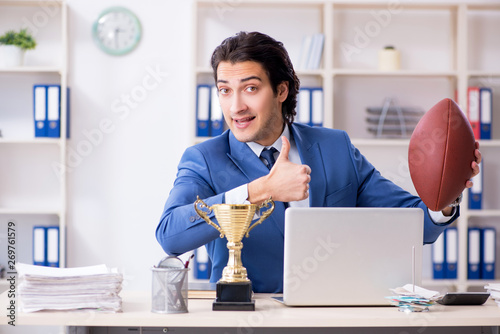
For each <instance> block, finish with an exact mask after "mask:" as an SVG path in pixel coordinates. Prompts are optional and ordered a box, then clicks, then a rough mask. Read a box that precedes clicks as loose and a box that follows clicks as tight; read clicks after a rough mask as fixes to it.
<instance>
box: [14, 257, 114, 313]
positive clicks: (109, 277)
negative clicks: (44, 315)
mask: <svg viewBox="0 0 500 334" xmlns="http://www.w3.org/2000/svg"><path fill="white" fill-rule="evenodd" d="M16 269H17V272H18V274H19V278H20V281H21V283H20V284H19V296H20V306H21V311H23V312H35V311H40V310H74V309H88V308H90V309H99V310H103V311H110V312H119V311H121V298H120V296H119V292H120V291H121V285H122V281H123V276H122V275H121V274H119V273H117V272H113V271H112V270H110V269H108V268H107V267H106V266H105V265H98V266H91V267H79V268H50V267H42V266H34V265H29V264H24V263H18V264H17V265H16Z"/></svg>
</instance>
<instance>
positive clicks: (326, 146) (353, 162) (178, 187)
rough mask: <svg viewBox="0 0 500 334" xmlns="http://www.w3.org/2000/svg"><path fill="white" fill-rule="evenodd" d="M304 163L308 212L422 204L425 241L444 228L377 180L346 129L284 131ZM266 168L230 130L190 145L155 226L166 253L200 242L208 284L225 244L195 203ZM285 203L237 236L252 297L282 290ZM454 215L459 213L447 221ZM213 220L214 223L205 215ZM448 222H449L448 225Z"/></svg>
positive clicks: (218, 272)
mask: <svg viewBox="0 0 500 334" xmlns="http://www.w3.org/2000/svg"><path fill="white" fill-rule="evenodd" d="M290 130H291V135H292V136H293V138H294V140H295V144H296V146H297V149H298V151H299V155H300V158H301V160H302V163H304V164H306V165H308V166H309V167H310V168H311V182H310V184H309V186H310V189H309V194H310V196H309V203H310V206H311V207H355V206H359V207H420V208H422V209H423V210H424V212H425V215H424V216H425V222H424V242H425V243H431V242H434V241H435V240H436V238H437V237H438V236H439V234H440V233H441V232H442V231H443V230H444V229H445V226H441V225H436V224H434V223H433V222H432V220H431V219H430V217H429V216H428V212H427V208H426V206H425V205H424V204H423V202H422V201H421V200H420V198H418V197H416V196H413V195H411V194H410V193H408V192H407V191H405V190H403V189H401V188H400V187H398V186H396V185H395V184H394V183H392V182H391V181H389V180H387V179H385V178H383V177H382V176H381V175H380V173H379V172H378V171H377V170H376V169H375V168H374V167H373V166H372V165H371V164H370V163H369V162H368V161H367V160H366V159H365V157H364V156H362V155H361V154H360V152H359V151H358V150H357V149H356V148H355V147H354V146H353V145H352V144H351V142H350V139H349V137H348V136H347V134H346V133H345V132H344V131H340V130H333V129H326V128H317V127H315V128H313V127H309V126H305V125H301V124H293V125H292V126H291V127H290ZM268 172H269V171H268V169H267V167H266V166H265V165H264V164H263V163H262V162H261V160H260V159H259V158H258V157H257V156H256V155H255V153H253V151H252V150H251V149H250V148H249V147H248V145H246V144H245V143H241V142H239V141H238V140H237V139H236V138H235V137H234V135H233V134H232V133H231V132H230V131H226V132H224V133H223V134H222V135H220V136H218V137H215V138H213V139H210V140H207V141H205V142H203V143H201V144H198V145H195V146H193V147H190V148H188V149H187V150H186V151H185V153H184V155H183V156H182V158H181V161H180V163H179V166H178V173H177V178H176V180H175V182H174V187H173V188H172V190H171V192H170V195H169V197H168V199H167V202H166V204H165V208H164V212H163V215H162V217H161V220H160V223H159V225H158V227H157V229H156V238H157V240H158V241H159V243H160V244H161V246H162V247H163V249H164V250H165V251H166V252H167V253H168V254H172V255H180V254H183V253H185V252H187V251H190V250H193V249H195V248H198V247H199V246H202V245H206V247H207V250H208V254H209V256H210V258H211V260H212V276H211V281H212V282H216V281H217V280H219V278H220V277H221V276H222V269H223V268H224V267H225V266H226V264H227V259H228V251H227V247H226V239H225V238H224V239H221V238H219V232H218V231H217V230H216V229H214V228H213V227H211V226H210V225H208V224H207V223H206V222H205V221H204V220H203V219H202V218H200V217H199V216H198V215H197V214H196V211H195V210H194V206H193V203H194V201H195V200H196V196H199V197H200V198H201V199H203V201H204V202H205V203H207V204H208V205H209V206H211V205H213V204H218V203H224V194H225V192H226V191H228V190H231V189H233V188H235V187H237V186H240V185H242V184H245V183H249V182H251V181H253V180H255V179H257V178H259V177H261V176H264V175H266V174H267V173H268ZM284 211H285V207H284V205H283V203H281V202H276V203H275V209H274V212H273V213H272V214H271V215H270V216H269V218H267V219H266V220H265V221H264V222H263V223H262V224H261V225H259V226H257V227H256V228H255V229H253V230H252V231H251V232H250V237H249V238H244V239H243V250H242V262H243V266H245V267H246V268H247V270H248V276H249V278H250V280H251V281H252V284H253V290H254V291H255V292H282V290H283V230H284ZM457 216H458V210H457V213H456V214H455V217H453V220H454V219H456V217H457ZM211 219H212V221H214V222H216V219H215V218H214V217H213V214H212V215H211ZM450 223H451V222H450Z"/></svg>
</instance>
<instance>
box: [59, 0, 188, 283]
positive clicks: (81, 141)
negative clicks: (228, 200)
mask: <svg viewBox="0 0 500 334" xmlns="http://www.w3.org/2000/svg"><path fill="white" fill-rule="evenodd" d="M117 3H118V4H119V5H121V6H124V7H127V8H128V9H130V10H132V11H133V12H134V13H135V14H136V15H137V16H138V18H139V20H140V21H141V24H142V28H143V37H142V40H141V42H140V44H139V46H138V47H137V49H136V50H134V51H133V52H132V53H130V54H128V55H125V56H121V57H116V56H109V55H107V54H105V53H104V52H102V51H101V50H100V49H98V48H97V46H96V45H95V44H94V42H93V40H92V36H91V27H92V23H93V22H94V20H95V19H96V18H97V16H98V15H99V13H100V12H101V11H103V10H104V9H105V8H107V7H110V6H114V5H117ZM68 9H69V15H68V18H69V39H70V42H69V50H70V54H69V86H70V87H71V140H70V141H69V142H68V149H69V165H70V166H74V167H73V168H70V170H69V173H68V198H69V200H68V233H67V266H68V267H73V266H84V265H93V264H99V263H105V264H106V265H108V266H110V267H117V268H118V269H119V270H121V271H123V273H124V274H125V283H124V288H125V289H144V290H148V289H149V288H150V284H151V283H150V281H151V272H150V267H151V266H152V265H153V264H156V263H157V262H158V261H159V260H160V259H161V258H162V257H163V256H164V253H163V250H162V249H161V247H160V246H159V245H158V243H157V241H156V239H155V233H154V232H155V228H156V225H157V223H158V221H159V217H160V214H161V213H162V209H163V205H164V203H165V200H166V198H167V195H168V192H169V190H170V188H171V186H172V183H173V180H174V178H175V175H176V166H177V163H178V161H179V159H180V156H181V154H182V152H183V151H184V149H185V148H186V147H187V146H188V145H189V144H190V143H191V142H190V139H189V133H188V131H189V129H190V126H191V123H190V117H188V116H187V115H188V113H191V112H192V111H191V110H190V106H191V105H190V101H189V97H190V96H191V95H190V88H191V85H190V78H191V73H192V72H191V68H190V62H189V59H190V57H191V54H192V52H191V48H190V46H191V1H172V0H168V1H165V0H145V1H133V0H121V1H119V2H117V1H110V0H90V1H83V0H69V1H68ZM151 73H156V74H155V75H152V74H151ZM146 88H147V89H146Z"/></svg>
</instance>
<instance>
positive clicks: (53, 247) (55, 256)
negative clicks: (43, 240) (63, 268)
mask: <svg viewBox="0 0 500 334" xmlns="http://www.w3.org/2000/svg"><path fill="white" fill-rule="evenodd" d="M46 231H47V232H46V233H47V258H46V259H47V261H46V263H47V264H46V265H47V266H49V267H59V226H49V227H47V230H46Z"/></svg>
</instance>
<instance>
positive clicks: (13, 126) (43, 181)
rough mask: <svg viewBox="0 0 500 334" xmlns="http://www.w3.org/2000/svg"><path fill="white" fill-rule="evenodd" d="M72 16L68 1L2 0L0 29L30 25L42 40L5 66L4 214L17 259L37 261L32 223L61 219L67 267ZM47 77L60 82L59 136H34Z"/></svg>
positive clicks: (0, 143)
mask: <svg viewBox="0 0 500 334" xmlns="http://www.w3.org/2000/svg"><path fill="white" fill-rule="evenodd" d="M67 17H68V14H67V5H66V2H65V1H61V0H57V1H24V0H23V1H1V0H0V33H1V34H3V33H4V32H5V31H7V30H11V29H14V30H19V29H21V28H26V27H27V28H28V29H29V30H30V32H31V33H32V34H33V36H34V37H35V39H36V41H37V47H36V48H35V49H34V50H29V51H27V54H26V57H25V64H24V65H23V66H20V67H11V68H6V67H0V86H1V87H2V89H1V90H0V98H1V99H2V101H3V103H2V106H0V130H2V135H3V136H2V137H1V138H0V159H1V160H2V161H5V160H8V161H9V165H10V166H2V167H0V178H1V179H2V184H3V185H4V186H3V187H2V190H0V217H2V221H11V220H12V221H15V222H16V234H17V235H16V239H17V242H16V260H17V261H26V262H28V263H29V262H31V261H32V257H31V251H30V250H31V244H32V239H31V228H32V227H31V226H32V225H35V224H43V225H58V226H59V228H60V244H59V250H60V254H59V260H60V266H62V267H63V266H64V264H65V262H66V208H67V192H66V188H67V181H66V166H67V160H66V146H67V138H66V134H67V133H68V131H69V129H68V128H67V121H66V115H67V103H66V101H67V99H68V96H67V89H66V88H67V80H68V79H67V76H68V65H67V59H68V31H67V29H68V22H67V21H68V19H67ZM33 30H36V31H33ZM46 83H47V84H60V85H61V119H60V123H61V125H60V129H61V136H60V138H35V136H34V122H33V85H35V84H46ZM54 164H55V165H57V168H58V171H57V172H56V171H55V169H54V168H55V167H54ZM4 165H5V164H4ZM2 233H3V232H2ZM20 243H22V244H20Z"/></svg>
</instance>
